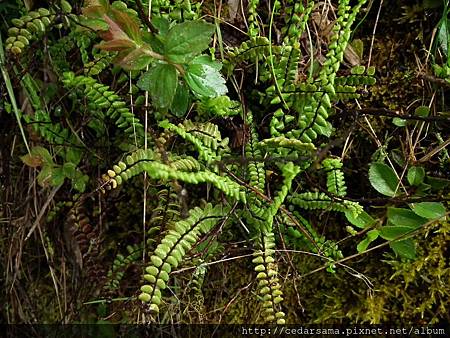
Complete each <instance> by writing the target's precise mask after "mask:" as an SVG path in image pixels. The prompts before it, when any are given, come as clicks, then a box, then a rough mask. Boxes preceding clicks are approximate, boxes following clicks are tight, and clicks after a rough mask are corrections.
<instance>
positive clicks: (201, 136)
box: [159, 120, 229, 164]
mask: <svg viewBox="0 0 450 338" xmlns="http://www.w3.org/2000/svg"><path fill="white" fill-rule="evenodd" d="M159 126H160V127H162V128H164V129H166V130H170V131H172V132H175V133H177V134H178V135H179V136H181V137H182V138H183V139H185V140H186V141H189V142H190V143H192V144H193V145H194V147H195V149H196V150H197V151H198V153H199V158H200V159H202V160H204V161H206V163H207V164H209V163H212V162H218V161H220V160H221V154H222V153H225V152H228V149H229V148H228V138H225V139H222V136H221V134H220V131H219V128H218V127H217V125H215V124H213V123H210V122H208V123H194V122H192V121H191V120H186V121H185V122H184V124H181V123H180V124H178V126H176V125H174V124H172V123H170V122H169V121H167V120H165V121H162V122H160V123H159Z"/></svg>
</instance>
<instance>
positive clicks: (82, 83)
mask: <svg viewBox="0 0 450 338" xmlns="http://www.w3.org/2000/svg"><path fill="white" fill-rule="evenodd" d="M62 82H63V84H64V86H65V87H66V88H67V89H77V88H80V87H84V90H83V93H84V95H85V96H86V98H87V99H88V101H89V103H90V105H91V106H92V109H93V110H98V109H106V115H107V116H108V117H110V118H111V119H113V120H114V121H115V124H116V126H117V127H118V128H120V129H124V132H125V133H126V134H128V135H130V137H131V136H134V135H136V136H137V137H138V138H139V139H141V138H143V136H144V127H143V126H142V124H141V123H140V121H139V119H137V118H136V117H135V116H134V114H133V113H132V112H131V111H130V110H129V109H128V107H127V104H126V103H125V102H124V101H122V100H121V99H120V97H119V95H117V94H114V92H112V91H111V90H110V88H109V86H107V85H104V84H101V83H98V82H97V81H96V80H95V79H93V78H92V77H89V76H83V75H78V76H75V74H74V73H73V72H65V73H64V74H63V79H62Z"/></svg>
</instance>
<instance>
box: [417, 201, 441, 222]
mask: <svg viewBox="0 0 450 338" xmlns="http://www.w3.org/2000/svg"><path fill="white" fill-rule="evenodd" d="M409 206H410V208H411V209H412V211H413V212H414V213H415V214H416V215H419V216H421V217H425V218H427V219H436V218H441V217H444V216H445V213H446V210H445V207H444V205H443V204H442V203H440V202H421V203H413V204H410V205H409Z"/></svg>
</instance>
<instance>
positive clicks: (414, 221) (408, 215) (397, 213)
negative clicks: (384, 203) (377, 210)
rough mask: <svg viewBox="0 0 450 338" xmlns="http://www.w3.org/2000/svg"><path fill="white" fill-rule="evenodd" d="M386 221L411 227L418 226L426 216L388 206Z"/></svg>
mask: <svg viewBox="0 0 450 338" xmlns="http://www.w3.org/2000/svg"><path fill="white" fill-rule="evenodd" d="M387 217H388V221H389V222H391V223H392V224H393V225H397V226H407V227H411V228H413V229H417V228H419V227H420V226H421V225H423V224H425V223H426V222H427V219H426V218H423V217H420V216H418V215H416V214H415V213H414V212H412V211H411V210H408V209H403V208H388V212H387Z"/></svg>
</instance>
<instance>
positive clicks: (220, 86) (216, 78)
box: [185, 64, 228, 98]
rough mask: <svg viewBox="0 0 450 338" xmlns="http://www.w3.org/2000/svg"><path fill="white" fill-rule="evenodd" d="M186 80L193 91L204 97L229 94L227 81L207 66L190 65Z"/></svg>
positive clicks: (215, 70) (214, 69)
mask: <svg viewBox="0 0 450 338" xmlns="http://www.w3.org/2000/svg"><path fill="white" fill-rule="evenodd" d="M185 80H186V82H187V84H188V85H189V87H190V88H191V90H192V91H193V92H194V94H196V95H197V96H199V97H200V98H202V97H217V96H221V95H224V94H226V93H227V91H228V89H227V87H226V86H225V79H224V78H223V77H222V75H221V74H220V72H219V71H218V70H217V69H216V68H214V67H211V66H209V65H206V64H192V65H189V67H188V69H187V72H186V74H185Z"/></svg>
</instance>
